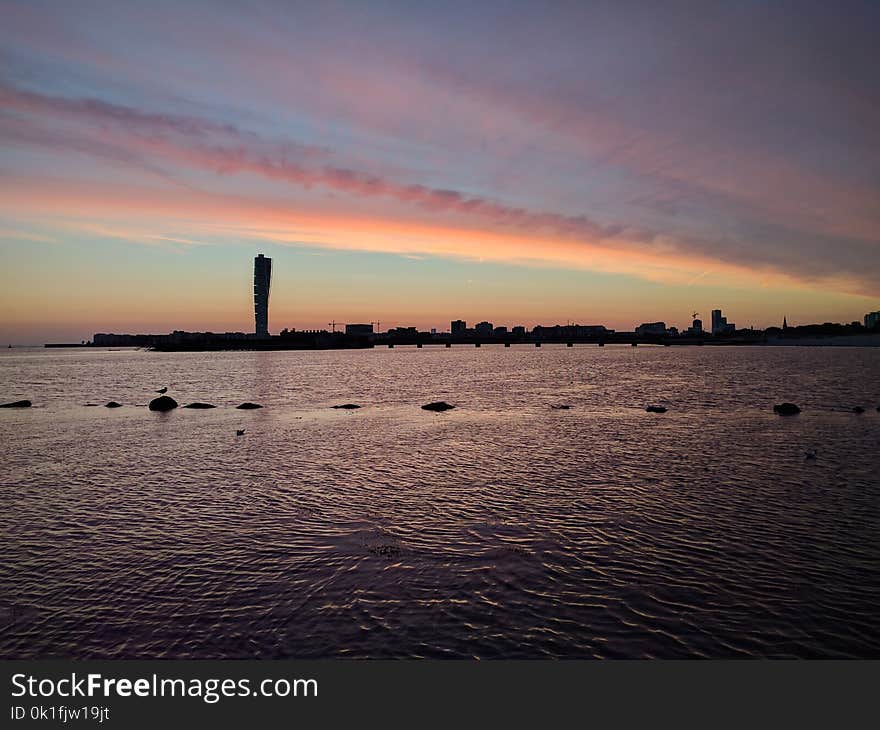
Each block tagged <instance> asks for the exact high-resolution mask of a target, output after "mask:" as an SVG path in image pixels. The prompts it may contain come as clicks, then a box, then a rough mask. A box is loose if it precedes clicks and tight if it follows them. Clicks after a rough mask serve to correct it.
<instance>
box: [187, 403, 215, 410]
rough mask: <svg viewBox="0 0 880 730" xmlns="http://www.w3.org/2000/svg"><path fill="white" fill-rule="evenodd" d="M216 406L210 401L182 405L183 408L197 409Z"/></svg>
mask: <svg viewBox="0 0 880 730" xmlns="http://www.w3.org/2000/svg"><path fill="white" fill-rule="evenodd" d="M216 407H217V406H215V405H213V404H211V403H188V404H187V405H185V406H184V408H196V409H198V410H205V409H206V408H216Z"/></svg>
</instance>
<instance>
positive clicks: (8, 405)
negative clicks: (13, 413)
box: [0, 400, 31, 408]
mask: <svg viewBox="0 0 880 730" xmlns="http://www.w3.org/2000/svg"><path fill="white" fill-rule="evenodd" d="M30 407H31V402H30V401H29V400H17V401H15V402H13V403H3V404H0V408H30Z"/></svg>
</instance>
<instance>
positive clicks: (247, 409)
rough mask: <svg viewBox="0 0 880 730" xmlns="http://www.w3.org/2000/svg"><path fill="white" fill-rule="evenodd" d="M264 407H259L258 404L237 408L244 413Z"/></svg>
mask: <svg viewBox="0 0 880 730" xmlns="http://www.w3.org/2000/svg"><path fill="white" fill-rule="evenodd" d="M262 407H263V406H261V405H258V404H256V403H242V404H241V405H240V406H236V408H239V409H241V410H243V411H252V410H254V408H262Z"/></svg>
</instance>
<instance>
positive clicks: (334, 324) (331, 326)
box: [327, 319, 342, 333]
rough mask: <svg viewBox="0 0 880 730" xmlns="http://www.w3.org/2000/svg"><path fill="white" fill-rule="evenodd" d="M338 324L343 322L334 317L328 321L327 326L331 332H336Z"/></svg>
mask: <svg viewBox="0 0 880 730" xmlns="http://www.w3.org/2000/svg"><path fill="white" fill-rule="evenodd" d="M337 324H342V322H337V321H336V320H335V319H334V320H333V321H332V322H328V323H327V326H328V327H330V331H331V332H334V333H335V332H336V325H337Z"/></svg>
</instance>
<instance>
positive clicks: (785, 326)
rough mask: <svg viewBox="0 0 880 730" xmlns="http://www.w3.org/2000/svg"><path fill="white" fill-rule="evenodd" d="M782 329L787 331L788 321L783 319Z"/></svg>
mask: <svg viewBox="0 0 880 730" xmlns="http://www.w3.org/2000/svg"><path fill="white" fill-rule="evenodd" d="M782 329H784V330H787V329H788V320H787V319H786V318H785V317H783V318H782Z"/></svg>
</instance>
